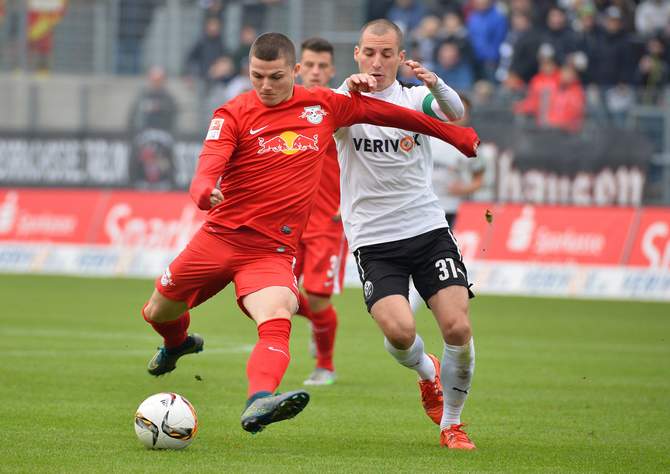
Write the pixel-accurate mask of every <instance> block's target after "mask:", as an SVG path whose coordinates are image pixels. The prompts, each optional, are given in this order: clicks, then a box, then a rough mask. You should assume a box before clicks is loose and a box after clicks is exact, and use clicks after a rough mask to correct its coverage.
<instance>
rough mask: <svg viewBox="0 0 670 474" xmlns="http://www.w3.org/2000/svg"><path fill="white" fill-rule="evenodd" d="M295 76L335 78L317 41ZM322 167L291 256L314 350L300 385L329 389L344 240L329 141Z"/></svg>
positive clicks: (319, 81) (309, 83)
mask: <svg viewBox="0 0 670 474" xmlns="http://www.w3.org/2000/svg"><path fill="white" fill-rule="evenodd" d="M301 48H302V53H301V58H300V70H299V71H298V75H299V76H300V79H301V80H302V84H303V85H304V86H305V87H307V88H311V87H319V86H320V87H327V86H328V83H329V82H330V80H331V79H332V78H333V76H334V75H335V65H334V64H333V59H334V57H333V56H334V49H333V45H332V44H330V43H329V42H328V41H326V40H325V39H323V38H309V39H307V40H305V41H303V43H302V45H301ZM326 154H327V158H326V159H325V160H324V162H323V171H322V172H321V173H322V174H321V181H320V183H319V190H318V192H317V194H316V197H315V199H314V205H313V207H312V213H311V214H310V216H309V221H308V222H307V227H306V228H305V231H304V232H303V234H302V238H301V239H300V244H299V246H298V254H297V256H296V266H295V274H296V276H297V277H298V280H300V278H301V277H302V287H303V290H304V293H302V292H301V293H300V294H299V304H298V314H300V315H302V316H305V317H306V318H307V319H309V320H310V322H311V326H312V341H313V344H314V346H315V350H316V351H315V352H316V353H315V356H316V368H315V369H314V371H313V372H312V373H311V374H310V376H309V377H308V378H307V380H305V382H304V384H305V385H330V384H332V383H333V382H334V381H335V366H334V365H333V350H334V347H335V332H336V331H337V313H336V311H335V308H334V307H333V305H332V303H331V296H332V295H333V293H339V291H340V288H341V287H342V283H343V281H344V267H345V264H346V257H347V249H348V247H347V239H346V238H345V236H344V229H343V228H342V218H341V216H340V167H339V165H338V163H337V147H336V146H335V142H334V141H332V142H330V144H329V145H328V149H327V151H326Z"/></svg>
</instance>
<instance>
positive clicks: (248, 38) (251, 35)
mask: <svg viewBox="0 0 670 474" xmlns="http://www.w3.org/2000/svg"><path fill="white" fill-rule="evenodd" d="M257 35H258V33H257V31H256V28H254V27H253V26H251V25H244V26H242V29H241V30H240V44H239V46H238V47H237V49H236V50H235V52H234V53H233V61H234V63H235V71H239V70H240V67H241V66H242V62H243V61H248V60H249V50H250V49H251V45H252V44H253V42H254V40H255V39H256V36H257Z"/></svg>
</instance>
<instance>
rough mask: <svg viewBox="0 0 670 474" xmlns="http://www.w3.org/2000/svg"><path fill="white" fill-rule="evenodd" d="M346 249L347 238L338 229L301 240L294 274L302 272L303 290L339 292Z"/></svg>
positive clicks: (320, 293) (342, 279) (320, 292)
mask: <svg viewBox="0 0 670 474" xmlns="http://www.w3.org/2000/svg"><path fill="white" fill-rule="evenodd" d="M348 250H349V246H348V245H347V239H346V238H345V237H344V232H343V231H342V230H341V229H339V231H338V232H337V233H332V234H326V235H320V236H315V237H310V238H308V239H303V240H301V241H300V245H299V247H298V255H297V256H296V265H295V274H296V275H297V276H298V277H300V276H302V287H303V288H304V289H305V291H306V292H307V293H311V294H313V295H319V296H331V295H332V294H333V293H335V294H338V293H339V292H340V290H341V289H342V283H343V282H344V268H345V266H346V263H347V251H348Z"/></svg>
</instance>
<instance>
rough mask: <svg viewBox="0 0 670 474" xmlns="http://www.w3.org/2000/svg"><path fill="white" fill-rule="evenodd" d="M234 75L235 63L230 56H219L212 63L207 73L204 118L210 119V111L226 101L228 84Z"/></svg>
mask: <svg viewBox="0 0 670 474" xmlns="http://www.w3.org/2000/svg"><path fill="white" fill-rule="evenodd" d="M235 77H236V70H235V64H233V59H232V58H231V57H230V56H225V55H224V56H220V57H218V58H217V59H216V60H215V61H214V62H213V63H212V65H211V66H210V68H209V72H208V73H207V80H208V81H209V84H210V86H209V88H208V89H207V96H206V98H205V111H204V112H205V119H207V120H209V119H211V115H212V112H213V111H214V110H215V109H217V108H219V107H220V106H221V105H223V104H224V103H226V102H228V93H227V90H228V86H229V85H230V83H231V82H232V81H233V79H234V78H235Z"/></svg>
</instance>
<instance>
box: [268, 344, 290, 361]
mask: <svg viewBox="0 0 670 474" xmlns="http://www.w3.org/2000/svg"><path fill="white" fill-rule="evenodd" d="M268 350H270V351H273V352H281V353H282V354H284V355H285V356H286V357H288V354H287V353H286V352H284V351H282V350H281V349H277V348H275V347H272V346H268ZM289 359H290V357H289Z"/></svg>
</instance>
